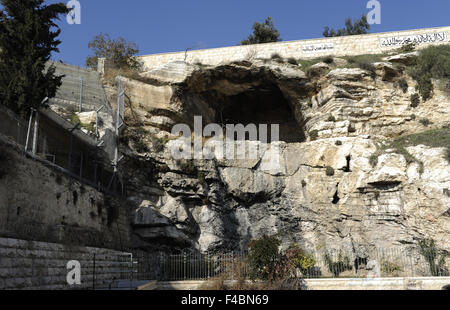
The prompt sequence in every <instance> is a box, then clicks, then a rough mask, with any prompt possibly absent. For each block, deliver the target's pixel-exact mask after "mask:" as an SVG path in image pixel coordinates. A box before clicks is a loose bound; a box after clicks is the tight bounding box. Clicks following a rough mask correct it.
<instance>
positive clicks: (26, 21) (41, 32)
mask: <svg viewBox="0 0 450 310" xmlns="http://www.w3.org/2000/svg"><path fill="white" fill-rule="evenodd" d="M43 2H44V0H21V1H17V0H0V3H1V4H2V5H3V9H2V10H1V11H0V72H1V74H0V101H1V102H3V104H4V105H6V106H7V107H9V108H10V109H12V110H13V111H15V112H17V113H20V114H22V115H26V114H28V113H29V111H30V107H33V108H39V107H40V106H41V102H42V99H44V98H45V97H49V98H52V97H54V96H55V94H56V90H57V89H58V87H59V86H61V79H62V76H56V75H55V68H54V67H53V66H48V67H47V68H46V64H47V62H48V60H49V59H50V56H51V53H52V52H58V51H59V50H58V48H57V46H58V45H59V44H60V43H61V41H59V40H57V39H56V38H57V37H58V36H59V34H60V32H61V30H60V29H59V27H58V26H57V25H56V24H55V20H58V19H59V15H60V14H66V13H68V12H69V10H68V9H67V7H66V5H65V4H63V3H57V4H51V5H44V4H43Z"/></svg>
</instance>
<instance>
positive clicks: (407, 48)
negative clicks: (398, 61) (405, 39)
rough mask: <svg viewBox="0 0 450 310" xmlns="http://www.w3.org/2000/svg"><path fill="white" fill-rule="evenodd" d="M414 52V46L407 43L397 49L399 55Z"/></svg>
mask: <svg viewBox="0 0 450 310" xmlns="http://www.w3.org/2000/svg"><path fill="white" fill-rule="evenodd" d="M415 50H416V44H415V43H414V42H413V43H408V44H405V45H403V46H402V47H400V48H399V50H398V51H399V53H411V52H414V51H415Z"/></svg>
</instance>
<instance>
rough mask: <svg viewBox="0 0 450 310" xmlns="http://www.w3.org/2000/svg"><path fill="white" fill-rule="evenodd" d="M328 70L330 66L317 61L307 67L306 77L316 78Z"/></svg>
mask: <svg viewBox="0 0 450 310" xmlns="http://www.w3.org/2000/svg"><path fill="white" fill-rule="evenodd" d="M328 70H330V66H329V65H328V64H326V63H324V62H319V63H317V64H315V65H312V66H311V67H309V68H308V77H311V78H317V77H321V76H323V75H325V74H326V73H327V72H328Z"/></svg>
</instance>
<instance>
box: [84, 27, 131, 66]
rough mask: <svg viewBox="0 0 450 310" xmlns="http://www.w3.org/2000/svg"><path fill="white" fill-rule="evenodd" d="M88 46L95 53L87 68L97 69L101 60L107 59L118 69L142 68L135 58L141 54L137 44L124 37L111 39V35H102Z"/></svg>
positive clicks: (87, 63) (88, 61)
mask: <svg viewBox="0 0 450 310" xmlns="http://www.w3.org/2000/svg"><path fill="white" fill-rule="evenodd" d="M88 46H89V48H90V49H91V50H93V51H94V56H89V57H88V58H87V59H86V66H87V67H90V68H94V69H97V64H98V59H99V58H106V59H107V60H109V61H111V62H112V64H114V66H115V67H117V68H123V69H138V68H139V66H140V64H139V62H138V61H137V60H136V59H135V58H134V56H135V55H136V54H137V53H139V48H138V46H137V44H136V43H134V42H129V41H127V40H125V39H124V38H122V37H120V38H117V39H111V37H110V36H109V34H103V33H101V34H99V35H97V36H95V38H94V39H93V40H92V41H91V42H89V45H88Z"/></svg>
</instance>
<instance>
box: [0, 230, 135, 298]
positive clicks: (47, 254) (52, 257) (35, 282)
mask: <svg viewBox="0 0 450 310" xmlns="http://www.w3.org/2000/svg"><path fill="white" fill-rule="evenodd" d="M94 255H95V286H96V288H99V287H108V285H109V284H110V283H112V281H113V280H114V279H127V278H129V276H130V263H131V255H130V254H128V253H124V252H118V251H113V250H108V249H100V248H91V247H76V246H70V245H62V244H57V243H46V242H34V241H25V240H18V239H7V238H0V290H3V289H40V290H42V289H44V290H54V289H58V290H67V289H91V288H93V281H92V279H93V275H94ZM71 260H77V261H79V262H80V264H81V285H76V286H70V285H68V284H67V280H66V277H67V273H68V272H69V271H70V270H68V269H67V263H68V262H69V261H71Z"/></svg>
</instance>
